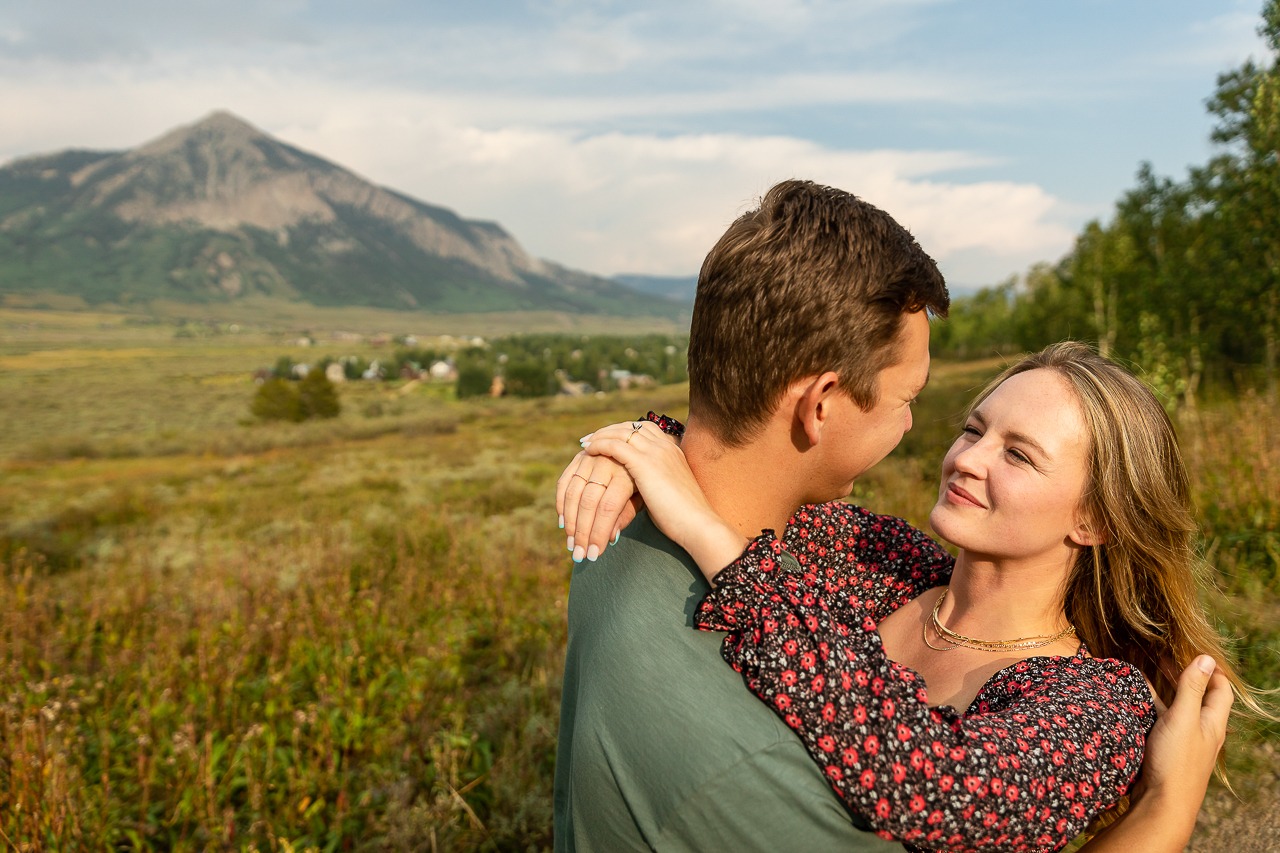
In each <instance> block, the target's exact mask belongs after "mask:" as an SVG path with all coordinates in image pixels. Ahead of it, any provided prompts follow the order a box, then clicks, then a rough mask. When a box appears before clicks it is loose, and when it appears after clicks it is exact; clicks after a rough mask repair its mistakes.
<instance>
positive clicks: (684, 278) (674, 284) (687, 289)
mask: <svg viewBox="0 0 1280 853" xmlns="http://www.w3.org/2000/svg"><path fill="white" fill-rule="evenodd" d="M613 280H614V281H616V282H620V283H621V284H625V285H626V286H627V287H632V288H635V289H636V290H639V291H641V292H642V293H651V294H653V295H654V296H661V297H663V298H664V299H670V300H673V301H675V302H685V303H688V304H689V305H693V297H694V294H695V293H697V290H698V277H697V276H696V275H632V274H627V275H615V276H614V277H613Z"/></svg>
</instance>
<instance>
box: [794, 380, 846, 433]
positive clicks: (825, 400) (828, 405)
mask: <svg viewBox="0 0 1280 853" xmlns="http://www.w3.org/2000/svg"><path fill="white" fill-rule="evenodd" d="M797 386H798V389H799V391H800V396H799V398H798V399H797V400H796V408H795V412H796V421H797V424H796V425H797V426H799V427H800V429H801V430H802V431H803V432H804V435H805V438H806V439H808V441H809V446H810V447H817V446H818V444H819V442H821V441H822V430H823V428H824V427H825V426H826V425H827V423H828V422H829V420H830V418H831V415H832V413H833V407H832V403H833V398H834V397H835V395H836V394H838V393H839V391H840V377H839V376H837V375H836V374H834V373H832V372H831V371H827V372H826V373H823V374H822V375H821V376H815V377H812V378H806V379H802V380H800V382H799V383H797Z"/></svg>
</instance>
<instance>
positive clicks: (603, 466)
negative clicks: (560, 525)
mask: <svg viewBox="0 0 1280 853" xmlns="http://www.w3.org/2000/svg"><path fill="white" fill-rule="evenodd" d="M572 479H573V480H574V482H573V483H571V484H570V485H569V487H568V488H567V489H566V494H565V533H566V535H567V539H566V544H567V545H568V547H569V550H570V551H572V552H573V559H574V561H575V562H581V561H582V559H583V558H584V557H586V556H587V555H588V552H589V551H590V549H591V546H592V544H593V542H594V544H595V547H596V549H595V552H594V554H593V555H592V556H591V559H592V560H594V559H595V558H596V557H598V556H600V552H601V551H603V550H604V546H605V545H606V544H608V538H609V536H608V535H606V534H604V533H601V534H600V535H599V536H597V537H595V539H594V540H592V539H591V535H592V531H593V530H594V528H595V527H596V525H597V521H598V518H597V517H598V514H599V512H600V511H601V510H602V509H606V510H607V511H608V519H607V521H606V522H605V523H606V524H607V525H608V526H609V527H610V529H612V528H613V527H615V526H616V525H617V519H618V516H619V514H620V513H621V510H622V506H623V505H625V504H626V502H627V500H628V499H629V498H630V497H631V496H632V494H634V493H635V484H634V483H632V481H631V478H630V477H629V476H627V472H626V469H625V468H624V467H622V465H620V464H618V463H617V462H615V461H614V460H612V459H610V458H608V457H605V456H596V457H591V456H585V457H584V458H583V461H582V462H581V463H580V465H579V467H578V470H577V472H575V474H574V475H573V476H572ZM606 496H607V498H606Z"/></svg>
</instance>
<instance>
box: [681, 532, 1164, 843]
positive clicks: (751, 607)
mask: <svg viewBox="0 0 1280 853" xmlns="http://www.w3.org/2000/svg"><path fill="white" fill-rule="evenodd" d="M781 550H782V548H781V545H780V544H779V543H777V542H776V541H770V540H769V538H768V537H761V539H758V540H756V541H755V542H753V543H752V547H751V548H750V549H749V554H751V555H754V558H751V557H748V556H747V555H744V560H742V561H739V563H737V564H735V566H734V567H733V569H732V573H731V574H726V575H723V576H722V579H721V585H720V587H719V588H718V589H717V590H715V591H713V592H712V593H711V594H710V595H709V596H708V598H707V600H706V601H705V602H704V604H703V606H702V609H701V611H700V612H699V614H698V625H699V627H701V628H704V629H709V630H724V631H731V632H733V633H731V634H730V635H729V637H728V638H726V642H725V647H724V655H725V657H726V659H727V660H728V661H729V662H730V663H731V664H732V665H733V666H734V668H735V669H737V670H739V671H740V672H742V673H743V674H744V675H745V676H746V680H747V685H748V687H749V688H750V689H751V690H752V691H753V692H754V693H756V695H757V696H758V697H760V698H761V699H762V700H763V701H765V702H766V703H767V704H768V705H769V706H770V707H772V708H773V709H774V710H775V711H776V712H777V713H778V714H779V715H780V716H781V717H782V718H783V719H784V720H785V721H786V722H787V724H788V725H789V726H790V727H791V728H792V729H793V730H795V732H796V733H797V734H798V735H799V736H800V738H801V740H802V741H803V742H804V743H805V746H806V747H807V748H808V750H809V753H810V755H811V756H812V757H813V758H814V760H815V761H816V762H817V763H818V765H819V766H820V767H821V768H822V769H823V771H824V772H825V773H826V775H827V778H828V780H829V781H830V783H831V785H832V787H833V788H834V789H835V790H836V792H837V793H838V794H840V795H841V797H843V798H844V799H845V801H846V802H847V803H848V804H849V805H850V806H851V807H852V808H853V809H855V810H856V811H858V812H859V813H861V814H863V815H864V816H865V817H866V818H867V819H868V820H869V821H871V823H872V824H873V826H875V828H876V829H877V831H878V832H879V833H880V834H881V835H883V836H885V837H888V838H893V839H896V840H902V841H907V842H911V843H915V844H920V845H924V846H926V847H931V848H932V847H941V848H945V849H949V850H954V851H960V850H968V849H974V848H981V849H984V850H1003V851H1013V850H1016V849H1018V847H1019V845H1021V844H1026V845H1027V846H1028V847H1038V846H1048V847H1057V846H1060V845H1061V844H1064V843H1065V842H1066V841H1068V840H1070V839H1071V838H1073V837H1075V836H1076V835H1077V834H1079V832H1080V831H1081V830H1082V829H1084V827H1085V826H1086V825H1087V824H1088V822H1089V820H1090V818H1092V817H1093V815H1094V814H1096V813H1097V812H1099V811H1101V810H1103V809H1105V808H1109V807H1110V806H1111V805H1113V804H1114V803H1115V802H1116V800H1117V799H1118V798H1119V797H1120V796H1121V795H1122V794H1123V793H1124V790H1125V789H1126V788H1127V787H1128V784H1129V783H1130V782H1131V781H1132V778H1133V776H1134V774H1135V773H1136V772H1137V768H1138V761H1139V759H1140V757H1141V751H1142V743H1143V735H1144V733H1145V731H1146V728H1147V725H1148V724H1147V721H1146V720H1147V719H1149V718H1150V715H1151V714H1152V713H1153V712H1152V711H1151V710H1150V707H1149V705H1144V704H1143V703H1146V702H1148V700H1149V693H1147V689H1146V685H1145V683H1144V682H1143V680H1142V678H1141V676H1140V675H1138V674H1137V672H1136V671H1133V670H1130V669H1129V668H1128V667H1124V666H1122V665H1120V664H1118V663H1116V662H1103V661H1092V660H1085V661H1078V660H1075V659H1066V661H1065V662H1059V663H1056V664H1053V663H1050V662H1048V659H1040V662H1039V663H1038V664H1037V665H1035V666H1034V667H1032V666H1031V665H1030V664H1028V668H1027V669H1026V671H1024V672H1018V671H1017V669H1016V668H1011V669H1010V670H1009V671H1007V672H1006V674H1005V675H1003V676H1002V677H1001V678H1000V679H999V681H998V682H993V683H992V684H989V685H988V686H987V687H986V688H984V691H983V697H984V703H985V705H986V707H985V708H984V709H983V710H982V711H981V712H980V713H977V714H974V715H972V716H961V715H960V714H959V713H957V712H956V711H955V710H954V709H951V708H947V707H940V708H930V707H929V706H928V696H927V693H926V691H925V689H924V684H923V682H922V681H921V680H920V679H919V677H918V676H917V675H916V674H915V673H914V672H913V671H911V670H909V669H907V668H905V667H902V666H900V665H898V664H894V663H892V662H890V661H889V660H888V659H887V657H886V656H885V653H884V647H883V645H882V644H881V642H880V638H879V635H878V634H877V633H876V631H875V622H874V620H873V619H871V617H870V616H869V615H867V616H865V617H864V618H863V619H862V620H861V621H855V620H854V619H848V617H849V616H852V615H856V610H854V609H850V610H847V611H846V609H845V608H842V607H832V606H831V605H830V604H829V603H828V601H827V599H828V597H829V594H828V593H827V592H826V591H825V590H823V589H821V588H817V586H816V584H822V585H825V584H824V582H823V581H821V580H820V579H819V580H817V581H816V584H815V581H814V580H812V579H813V578H814V577H815V573H813V572H807V573H788V572H785V571H784V570H783V568H782V566H783V564H782V561H781V560H780V559H778V558H779V556H780V554H781ZM752 559H754V562H755V564H756V566H755V570H754V571H750V572H748V571H744V564H745V563H747V562H751V560H752ZM806 577H808V578H810V580H806V579H805V578H806ZM841 594H843V593H841ZM846 619H848V621H846ZM1144 715H1146V716H1145V717H1144Z"/></svg>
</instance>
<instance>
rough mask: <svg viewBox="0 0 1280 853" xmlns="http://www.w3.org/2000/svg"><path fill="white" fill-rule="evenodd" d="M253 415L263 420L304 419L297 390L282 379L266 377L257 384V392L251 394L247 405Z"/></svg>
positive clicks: (295, 420) (296, 420)
mask: <svg viewBox="0 0 1280 853" xmlns="http://www.w3.org/2000/svg"><path fill="white" fill-rule="evenodd" d="M249 411H251V412H253V416H254V417H256V418H259V419H261V420H264V421H293V422H295V423H297V422H298V421H301V420H305V419H306V415H304V414H302V399H301V397H300V396H299V395H298V392H297V391H296V390H295V389H294V388H293V387H292V386H291V385H290V384H289V383H288V382H286V381H285V380H283V379H278V378H277V379H268V380H267V381H266V382H263V383H262V384H261V385H259V386H258V393H256V394H254V395H253V402H252V403H251V404H250V405H249Z"/></svg>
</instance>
